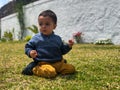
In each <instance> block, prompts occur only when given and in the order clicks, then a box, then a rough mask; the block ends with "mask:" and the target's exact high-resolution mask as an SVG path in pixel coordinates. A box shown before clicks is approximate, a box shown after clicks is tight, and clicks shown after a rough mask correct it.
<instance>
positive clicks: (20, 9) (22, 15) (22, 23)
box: [15, 0, 25, 40]
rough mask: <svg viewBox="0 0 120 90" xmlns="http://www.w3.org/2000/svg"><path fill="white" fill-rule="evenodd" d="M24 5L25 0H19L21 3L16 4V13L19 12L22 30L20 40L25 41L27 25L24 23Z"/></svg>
mask: <svg viewBox="0 0 120 90" xmlns="http://www.w3.org/2000/svg"><path fill="white" fill-rule="evenodd" d="M23 5H24V1H23V0H19V2H17V3H16V5H15V8H16V12H18V16H17V17H18V20H19V24H20V29H21V32H20V34H21V37H20V39H21V40H22V39H23V34H24V31H25V23H24V12H23V8H22V7H23Z"/></svg>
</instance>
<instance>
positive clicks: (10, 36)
mask: <svg viewBox="0 0 120 90" xmlns="http://www.w3.org/2000/svg"><path fill="white" fill-rule="evenodd" d="M3 37H4V39H6V40H7V41H12V40H13V34H12V32H10V31H5V32H4V36H3Z"/></svg>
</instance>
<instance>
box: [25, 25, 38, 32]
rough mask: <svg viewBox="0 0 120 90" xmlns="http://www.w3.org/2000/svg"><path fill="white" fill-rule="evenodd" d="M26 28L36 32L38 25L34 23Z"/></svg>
mask: <svg viewBox="0 0 120 90" xmlns="http://www.w3.org/2000/svg"><path fill="white" fill-rule="evenodd" d="M27 29H28V30H30V31H32V32H33V33H34V34H36V33H38V27H37V26H36V25H32V27H27Z"/></svg>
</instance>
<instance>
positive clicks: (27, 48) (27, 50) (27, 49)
mask: <svg viewBox="0 0 120 90" xmlns="http://www.w3.org/2000/svg"><path fill="white" fill-rule="evenodd" d="M33 41H34V40H33V39H31V40H30V41H29V42H28V43H27V44H26V45H25V54H26V55H27V56H28V57H30V51H31V50H35V45H34V42H33ZM30 58H31V57H30Z"/></svg>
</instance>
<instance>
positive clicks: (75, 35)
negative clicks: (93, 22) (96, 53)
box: [73, 32, 83, 43]
mask: <svg viewBox="0 0 120 90" xmlns="http://www.w3.org/2000/svg"><path fill="white" fill-rule="evenodd" d="M81 35H83V34H82V32H77V33H73V39H74V40H75V42H76V43H82V38H81Z"/></svg>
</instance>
